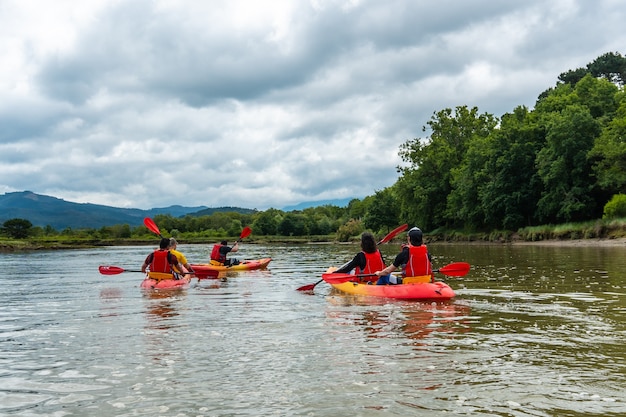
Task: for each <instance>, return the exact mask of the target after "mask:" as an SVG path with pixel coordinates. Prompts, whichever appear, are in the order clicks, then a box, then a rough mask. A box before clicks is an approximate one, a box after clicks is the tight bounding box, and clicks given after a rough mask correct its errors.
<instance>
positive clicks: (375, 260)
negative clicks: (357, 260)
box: [354, 250, 385, 275]
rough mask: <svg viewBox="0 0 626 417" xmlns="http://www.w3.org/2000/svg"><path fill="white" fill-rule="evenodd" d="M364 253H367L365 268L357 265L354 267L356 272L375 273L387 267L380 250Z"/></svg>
mask: <svg viewBox="0 0 626 417" xmlns="http://www.w3.org/2000/svg"><path fill="white" fill-rule="evenodd" d="M363 255H365V268H363V269H362V270H361V268H359V267H358V266H357V267H356V268H354V273H355V274H357V275H359V274H373V273H374V272H376V271H380V270H383V269H385V263H384V262H383V257H382V255H381V254H380V252H379V251H378V250H376V252H373V253H367V252H363Z"/></svg>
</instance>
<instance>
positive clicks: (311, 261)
mask: <svg viewBox="0 0 626 417" xmlns="http://www.w3.org/2000/svg"><path fill="white" fill-rule="evenodd" d="M382 248H383V250H384V253H385V255H386V258H387V259H388V261H389V260H391V259H392V257H393V255H394V254H395V252H396V251H397V250H398V248H399V247H398V245H397V244H389V245H383V247H382ZM178 249H179V250H181V251H183V252H184V253H185V254H186V255H187V257H188V258H190V260H191V261H192V262H196V263H200V262H203V261H204V262H206V259H207V257H208V247H207V246H204V245H184V244H182V245H179V248H178ZM150 250H151V248H150V247H107V248H100V249H88V250H68V251H37V252H28V253H2V254H0V271H2V272H0V283H1V284H2V285H1V286H0V416H9V415H19V416H54V417H62V416H96V417H98V416H150V417H154V416H194V417H198V416H320V417H321V416H382V415H385V416H394V415H395V416H429V417H437V416H450V415H467V416H483V417H484V416H515V417H517V416H520V417H521V416H555V417H556V416H560V417H562V416H572V417H574V416H576V417H578V416H581V417H582V416H624V415H626V401H625V400H624V392H625V391H626V369H625V367H626V295H625V294H624V286H625V284H626V256H625V255H626V247H554V246H549V247H548V246H521V245H520V246H516V245H513V246H511V245H462V244H454V245H445V244H439V245H431V246H430V250H431V252H432V253H433V255H434V267H435V268H437V267H441V266H444V265H446V264H448V263H451V262H456V261H465V262H469V263H470V264H471V265H472V268H471V270H470V272H469V273H468V274H467V275H466V276H465V277H446V276H443V275H441V274H439V275H438V276H437V279H439V280H442V281H445V282H447V283H448V284H450V286H451V287H452V288H453V289H454V290H455V292H456V297H455V298H454V299H453V300H451V301H449V302H439V303H432V302H407V301H392V300H386V299H372V298H363V297H361V298H357V297H349V296H344V295H342V294H338V293H336V292H334V291H332V290H331V289H330V287H329V286H328V285H327V284H326V283H321V284H319V285H317V286H316V287H315V291H314V292H312V293H306V292H300V291H297V290H296V289H297V288H298V287H300V286H302V285H305V284H311V283H315V282H316V281H318V280H319V279H320V274H321V273H322V272H323V271H324V270H325V269H326V268H327V267H328V266H330V265H339V264H343V263H344V262H345V261H347V260H349V259H350V258H351V257H352V256H353V254H354V253H355V252H356V250H357V247H356V246H351V245H330V244H326V245H325V244H317V245H309V244H303V245H260V244H259V245H257V244H246V243H245V242H244V245H243V246H242V248H241V250H240V252H239V253H238V254H237V255H238V256H237V257H239V258H242V259H255V258H261V257H267V256H270V257H272V262H271V263H270V265H269V267H268V269H267V270H261V271H246V272H241V273H238V274H235V275H229V276H227V277H226V278H225V279H224V280H202V281H197V280H194V281H193V282H192V285H191V287H190V288H189V289H187V290H185V291H182V292H178V293H174V294H163V293H146V292H143V291H142V290H140V288H139V287H138V285H139V282H140V281H141V279H142V276H141V274H140V273H134V272H124V273H122V274H119V275H112V276H105V275H100V274H99V273H98V266H99V265H115V266H121V267H123V268H127V269H139V267H140V265H141V263H142V261H143V258H144V257H145V256H146V255H147V254H148V252H149V251H150Z"/></svg>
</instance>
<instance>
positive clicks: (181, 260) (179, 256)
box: [169, 237, 193, 274]
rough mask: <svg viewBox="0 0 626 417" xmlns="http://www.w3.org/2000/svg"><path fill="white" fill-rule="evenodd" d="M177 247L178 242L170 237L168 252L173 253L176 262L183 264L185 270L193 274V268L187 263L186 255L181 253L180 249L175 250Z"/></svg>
mask: <svg viewBox="0 0 626 417" xmlns="http://www.w3.org/2000/svg"><path fill="white" fill-rule="evenodd" d="M177 247H178V242H177V241H176V239H174V238H173V237H171V238H170V246H169V250H170V252H171V253H173V254H174V256H176V259H178V263H179V264H181V265H182V266H184V267H185V269H186V271H187V272H191V273H192V274H193V268H192V267H191V265H189V262H187V257H186V256H185V255H183V253H182V252H181V251H179V250H176V248H177ZM176 272H178V273H181V272H184V271H179V270H176Z"/></svg>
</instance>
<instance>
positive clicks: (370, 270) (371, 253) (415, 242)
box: [334, 227, 433, 285]
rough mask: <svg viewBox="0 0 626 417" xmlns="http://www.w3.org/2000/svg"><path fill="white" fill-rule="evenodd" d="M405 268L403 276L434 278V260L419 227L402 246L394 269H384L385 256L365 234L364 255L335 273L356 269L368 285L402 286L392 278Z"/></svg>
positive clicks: (362, 246)
mask: <svg viewBox="0 0 626 417" xmlns="http://www.w3.org/2000/svg"><path fill="white" fill-rule="evenodd" d="M398 268H402V276H405V277H414V276H424V275H430V276H432V272H433V270H432V257H431V255H430V253H429V252H428V248H427V247H426V245H425V244H424V242H423V233H422V231H421V230H420V229H419V228H418V227H413V228H412V229H410V230H409V232H408V233H407V244H405V245H402V250H401V251H400V253H398V254H397V255H396V257H395V259H394V261H393V263H391V265H389V266H385V261H384V259H383V256H382V254H381V253H380V251H379V250H378V248H377V246H376V242H375V240H374V236H372V234H371V233H369V232H365V233H363V234H362V235H361V252H359V253H357V254H356V255H355V256H354V258H353V259H352V260H351V261H350V262H348V263H347V264H345V265H343V266H342V267H341V268H339V269H337V270H336V271H334V272H335V273H349V272H350V271H352V270H353V269H354V271H355V275H361V276H363V275H370V276H372V277H373V278H372V279H370V278H369V277H368V276H363V277H362V279H363V280H364V281H366V282H367V283H368V284H371V283H373V281H376V284H377V285H390V284H391V285H393V284H402V277H399V276H396V275H392V272H394V271H396V270H397V269H398Z"/></svg>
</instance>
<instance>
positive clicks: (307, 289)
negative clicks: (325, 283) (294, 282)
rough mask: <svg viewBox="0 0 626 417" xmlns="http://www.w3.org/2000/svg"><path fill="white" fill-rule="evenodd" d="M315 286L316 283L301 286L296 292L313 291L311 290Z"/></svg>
mask: <svg viewBox="0 0 626 417" xmlns="http://www.w3.org/2000/svg"><path fill="white" fill-rule="evenodd" d="M316 285H317V283H315V284H308V285H303V286H301V287H300V288H297V290H298V291H313V288H315V286H316Z"/></svg>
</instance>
